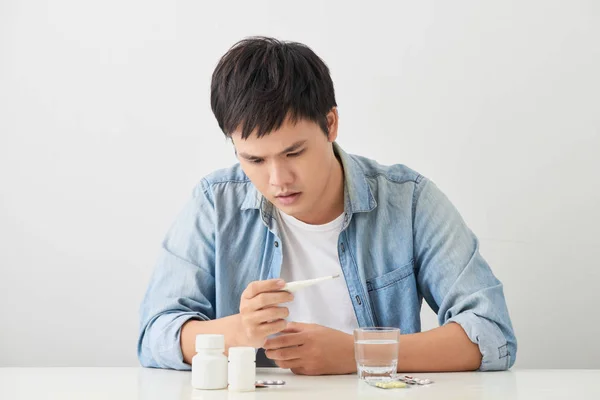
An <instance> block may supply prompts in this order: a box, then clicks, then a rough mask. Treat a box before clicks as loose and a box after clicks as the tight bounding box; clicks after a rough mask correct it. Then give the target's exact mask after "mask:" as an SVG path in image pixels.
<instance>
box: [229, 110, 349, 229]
mask: <svg viewBox="0 0 600 400" xmlns="http://www.w3.org/2000/svg"><path fill="white" fill-rule="evenodd" d="M328 123H329V137H327V136H325V134H324V133H323V130H322V129H321V128H320V126H319V125H318V124H317V123H314V122H311V121H308V120H299V121H298V122H297V123H296V124H295V125H294V124H292V123H290V122H289V121H288V120H286V122H284V124H283V125H282V126H281V128H280V129H279V130H277V131H273V132H270V133H269V134H267V135H265V136H263V137H261V138H257V137H256V135H255V134H254V133H253V134H252V135H250V136H249V137H248V138H247V139H242V138H241V131H239V130H238V131H236V132H234V133H233V134H232V135H231V137H232V139H233V143H234V146H235V149H236V152H237V156H238V159H239V161H240V165H241V167H242V169H243V170H244V172H245V173H246V175H247V176H248V178H250V181H252V183H253V184H254V186H255V187H256V188H257V189H258V191H259V192H261V194H262V195H263V196H264V197H265V198H267V199H268V200H269V201H270V202H271V203H273V204H274V205H275V206H276V207H277V208H279V209H280V210H281V211H283V212H284V213H286V214H288V215H291V216H294V217H296V218H298V219H300V220H302V221H305V222H308V223H310V220H311V213H315V212H318V211H319V210H321V209H323V205H322V204H320V201H322V199H323V198H330V197H331V196H325V194H326V193H327V190H328V186H331V180H332V174H333V172H334V168H335V167H336V166H337V164H336V163H337V162H338V161H337V159H336V158H335V155H334V153H333V150H332V143H333V141H334V140H335V138H336V137H337V111H336V110H335V109H334V110H333V111H331V112H330V113H329V115H328ZM330 190H331V189H330Z"/></svg>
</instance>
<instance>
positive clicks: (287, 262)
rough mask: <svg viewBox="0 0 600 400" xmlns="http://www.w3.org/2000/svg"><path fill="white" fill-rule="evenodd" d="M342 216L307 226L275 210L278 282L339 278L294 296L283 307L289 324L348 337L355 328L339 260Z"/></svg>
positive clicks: (308, 288) (302, 290)
mask: <svg viewBox="0 0 600 400" xmlns="http://www.w3.org/2000/svg"><path fill="white" fill-rule="evenodd" d="M343 216H344V215H343V214H342V215H340V216H339V217H337V218H336V219H335V220H333V221H331V222H328V223H326V224H324V225H309V224H306V223H304V222H302V221H300V220H298V219H296V218H294V217H292V216H289V215H287V214H285V213H283V212H281V211H279V210H277V222H278V224H279V228H280V239H281V242H282V250H283V264H282V266H281V278H283V279H284V280H285V281H286V282H293V281H299V280H305V279H313V278H319V277H321V276H328V275H336V274H340V277H339V278H336V279H332V280H328V281H324V282H321V283H318V284H316V285H313V286H310V287H306V288H304V289H301V290H299V291H297V292H295V293H294V301H293V302H291V303H287V304H285V306H286V307H288V309H289V310H290V315H289V317H288V318H287V320H288V321H293V322H305V323H312V324H319V325H323V326H327V327H329V328H333V329H337V330H340V331H342V332H346V333H349V334H352V331H353V330H354V329H355V328H358V322H357V320H356V315H355V314H354V308H353V307H352V302H351V301H350V294H349V293H348V287H347V286H346V281H345V279H344V274H343V273H342V267H341V265H340V260H339V258H338V250H337V247H338V237H339V235H340V230H341V228H342V222H343Z"/></svg>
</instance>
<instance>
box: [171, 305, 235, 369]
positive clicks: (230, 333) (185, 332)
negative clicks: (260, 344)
mask: <svg viewBox="0 0 600 400" xmlns="http://www.w3.org/2000/svg"><path fill="white" fill-rule="evenodd" d="M240 332H241V322H240V317H239V314H235V315H230V316H228V317H223V318H219V319H215V320H210V321H197V320H189V321H187V322H186V323H185V324H183V326H182V327H181V343H180V345H181V353H182V354H183V360H184V361H185V362H186V363H187V364H191V363H192V357H194V355H196V335H199V334H204V333H212V334H221V335H225V352H227V351H228V350H229V348H230V347H234V346H242V345H244V343H243V340H242V338H241V337H240Z"/></svg>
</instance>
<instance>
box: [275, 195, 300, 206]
mask: <svg viewBox="0 0 600 400" xmlns="http://www.w3.org/2000/svg"><path fill="white" fill-rule="evenodd" d="M300 194H301V192H288V193H281V194H278V195H277V196H275V198H276V199H277V201H278V202H279V203H281V204H283V205H286V206H288V205H290V204H292V203H293V202H295V201H296V200H297V199H298V197H300Z"/></svg>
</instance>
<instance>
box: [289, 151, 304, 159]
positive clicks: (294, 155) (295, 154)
mask: <svg viewBox="0 0 600 400" xmlns="http://www.w3.org/2000/svg"><path fill="white" fill-rule="evenodd" d="M302 153H304V150H300V151H297V152H295V153H288V154H287V156H288V157H298V156H299V155H300V154H302Z"/></svg>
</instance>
